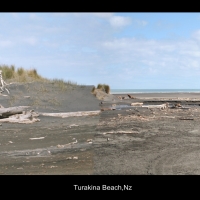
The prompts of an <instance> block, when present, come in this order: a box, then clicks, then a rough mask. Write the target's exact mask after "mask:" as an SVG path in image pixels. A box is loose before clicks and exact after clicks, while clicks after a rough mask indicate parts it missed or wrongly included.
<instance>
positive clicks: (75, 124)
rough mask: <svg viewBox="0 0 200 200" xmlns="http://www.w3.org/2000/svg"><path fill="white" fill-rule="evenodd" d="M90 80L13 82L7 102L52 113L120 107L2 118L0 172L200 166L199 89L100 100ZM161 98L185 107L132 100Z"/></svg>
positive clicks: (171, 170) (159, 170)
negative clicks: (25, 119) (28, 119)
mask: <svg viewBox="0 0 200 200" xmlns="http://www.w3.org/2000/svg"><path fill="white" fill-rule="evenodd" d="M92 87H93V86H70V87H68V88H67V89H66V90H63V89H62V87H60V86H58V85H54V84H49V83H28V84H25V85H12V86H10V90H11V94H10V95H9V96H0V104H1V105H3V106H4V107H10V106H30V109H34V110H35V111H36V112H51V113H52V112H53V113H57V112H59V113H60V112H75V111H92V110H93V111H94V110H100V108H102V107H106V108H110V107H111V106H112V105H113V104H116V105H117V106H121V107H120V109H116V110H108V111H102V112H101V113H100V115H96V116H84V117H83V116H82V117H68V118H60V117H45V116H39V117H38V118H39V119H40V122H35V123H33V124H18V123H13V124H12V123H2V126H0V174H5V175H6V174H30V175H31V174H32V175H34V174H77V175H78V174H100V175H101V174H200V165H199V162H200V161H199V151H200V137H199V136H200V125H199V124H200V117H199V116H200V107H199V104H200V94H197V93H179V94H178V93H177V94H175V93H166V94H164V93H162V94H158V93H154V94H146V93H145V94H132V95H133V96H135V97H136V99H126V100H118V98H117V96H118V95H114V96H115V97H116V98H114V99H115V100H113V101H112V99H113V96H112V95H111V97H110V99H109V98H106V100H107V101H102V104H100V102H101V101H100V100H98V99H96V98H95V96H94V95H93V94H91V92H90V91H91V89H92ZM4 94H6V93H4ZM24 96H26V97H24ZM27 96H30V97H27ZM119 96H123V95H119ZM124 96H126V95H124ZM166 101H167V102H170V104H171V105H173V104H175V103H177V102H179V103H181V104H182V105H183V107H189V108H190V109H181V108H180V109H172V108H168V109H165V110H160V109H147V108H141V107H131V106H130V103H131V102H143V103H144V104H146V105H148V104H161V103H164V102H166ZM100 105H101V106H100ZM124 105H125V106H124ZM123 106H124V107H123ZM30 138H40V139H35V140H31V139H30ZM73 142H74V144H73Z"/></svg>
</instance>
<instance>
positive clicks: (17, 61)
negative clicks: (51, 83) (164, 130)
mask: <svg viewBox="0 0 200 200" xmlns="http://www.w3.org/2000/svg"><path fill="white" fill-rule="evenodd" d="M0 65H14V66H15V67H16V68H19V67H23V68H25V69H33V68H34V69H37V71H38V74H40V75H42V76H43V77H45V78H50V79H53V78H58V79H64V80H66V81H68V80H70V81H74V82H77V83H78V84H84V85H95V86H96V85H97V84H99V83H102V84H108V85H110V87H111V89H200V13H194V12H193V13H192V12H191V13H190V12H188V13H183V12H179V13H174V12H166V13H162V12H152V13H151V12H146V13H145V12H144V13H142V12H124V13H120V12H117V13H106V12H101V13H93V12H88V13H87V12H86V13H73V12H69V13H61V12H58V13H56V12H54V13H51V12H47V13H45V12H44V13H42V12H39V13H37V12H30V13H20V12H19V13H17V12H16V13H9V12H8V13H0Z"/></svg>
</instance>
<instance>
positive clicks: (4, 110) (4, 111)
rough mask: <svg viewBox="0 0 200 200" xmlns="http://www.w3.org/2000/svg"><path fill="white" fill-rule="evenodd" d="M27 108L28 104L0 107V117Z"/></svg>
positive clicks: (18, 112)
mask: <svg viewBox="0 0 200 200" xmlns="http://www.w3.org/2000/svg"><path fill="white" fill-rule="evenodd" d="M28 108H29V106H17V107H9V108H2V107H0V118H6V117H9V116H11V115H15V114H22V113H23V111H25V110H26V109H28Z"/></svg>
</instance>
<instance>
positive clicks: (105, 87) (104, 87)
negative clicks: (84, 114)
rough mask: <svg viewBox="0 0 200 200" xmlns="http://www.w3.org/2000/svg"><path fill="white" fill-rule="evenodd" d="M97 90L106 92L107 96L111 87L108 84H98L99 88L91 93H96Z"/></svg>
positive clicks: (93, 89)
mask: <svg viewBox="0 0 200 200" xmlns="http://www.w3.org/2000/svg"><path fill="white" fill-rule="evenodd" d="M95 89H99V90H102V91H104V92H106V93H107V94H109V93H110V86H109V85H106V84H98V85H97V88H95V87H93V88H92V91H91V92H94V91H95Z"/></svg>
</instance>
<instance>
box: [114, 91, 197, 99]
mask: <svg viewBox="0 0 200 200" xmlns="http://www.w3.org/2000/svg"><path fill="white" fill-rule="evenodd" d="M111 94H112V93H111ZM127 94H130V95H132V96H134V97H136V98H144V97H146V98H198V99H199V98H200V92H171V93H128V92H127V93H118V94H112V95H114V96H125V97H127Z"/></svg>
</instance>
